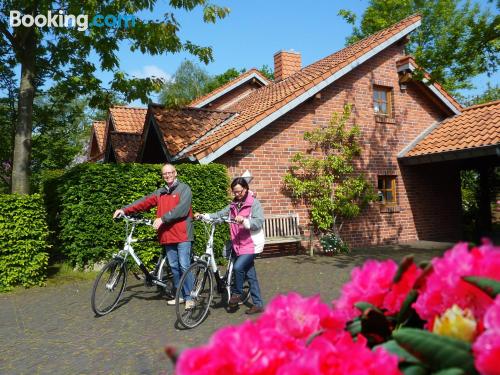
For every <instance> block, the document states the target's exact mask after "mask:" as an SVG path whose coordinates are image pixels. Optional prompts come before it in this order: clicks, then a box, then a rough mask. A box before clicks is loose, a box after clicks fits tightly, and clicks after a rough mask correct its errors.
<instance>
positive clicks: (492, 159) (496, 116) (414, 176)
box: [398, 101, 500, 240]
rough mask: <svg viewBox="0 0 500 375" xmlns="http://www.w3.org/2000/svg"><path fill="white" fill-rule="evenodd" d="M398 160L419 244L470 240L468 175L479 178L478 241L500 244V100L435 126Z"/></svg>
mask: <svg viewBox="0 0 500 375" xmlns="http://www.w3.org/2000/svg"><path fill="white" fill-rule="evenodd" d="M398 161H399V164H400V167H401V171H402V177H403V183H404V184H405V188H406V189H407V191H408V190H409V191H410V193H409V194H408V195H409V200H410V205H411V207H412V211H413V212H414V221H415V224H416V228H417V233H418V235H419V239H439V240H456V239H465V238H463V231H462V224H463V217H462V216H463V215H462V210H461V196H462V195H461V185H460V184H461V179H460V173H461V171H464V170H474V171H476V172H477V174H478V176H479V178H478V180H479V181H478V184H479V196H478V216H477V221H476V222H475V224H476V228H475V236H474V237H475V238H474V240H477V239H478V238H480V237H482V236H488V237H493V238H495V239H499V233H498V226H499V225H500V223H497V222H496V220H498V219H497V218H498V215H496V214H497V210H500V206H499V204H500V194H499V192H500V181H499V175H500V101H494V102H489V103H484V104H481V105H476V106H472V107H469V108H465V109H464V110H463V111H462V113H460V114H458V115H456V116H454V117H450V118H448V119H446V120H444V121H441V122H439V123H436V124H434V125H432V126H431V127H429V128H428V129H427V130H426V131H424V132H423V133H422V134H420V135H419V136H418V137H417V138H416V139H415V140H414V141H413V142H412V143H411V144H409V145H408V146H407V147H406V148H405V149H403V150H402V151H401V152H400V153H399V155H398ZM412 192H413V193H412Z"/></svg>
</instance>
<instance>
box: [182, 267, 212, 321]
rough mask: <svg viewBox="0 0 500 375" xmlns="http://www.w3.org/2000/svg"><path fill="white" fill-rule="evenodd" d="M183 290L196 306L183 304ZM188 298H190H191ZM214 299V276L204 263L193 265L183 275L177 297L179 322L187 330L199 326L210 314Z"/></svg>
mask: <svg viewBox="0 0 500 375" xmlns="http://www.w3.org/2000/svg"><path fill="white" fill-rule="evenodd" d="M183 290H185V291H187V292H189V297H190V298H191V299H192V301H193V302H194V306H192V307H191V308H189V306H187V302H184V303H182V301H181V300H182V299H183V292H182V291H183ZM189 297H188V298H189ZM212 298H213V275H212V272H211V270H210V268H209V267H208V265H207V264H205V263H204V262H196V263H193V264H192V265H191V266H190V267H189V268H188V269H187V271H186V272H185V273H184V274H183V275H182V278H181V281H180V282H179V287H178V288H177V293H176V295H175V300H176V301H175V302H176V303H175V310H176V313H177V321H178V322H179V323H180V324H182V325H183V326H184V327H185V328H194V327H196V326H197V325H199V324H200V323H201V322H202V321H203V319H205V317H206V316H207V314H208V309H209V308H210V303H211V302H212Z"/></svg>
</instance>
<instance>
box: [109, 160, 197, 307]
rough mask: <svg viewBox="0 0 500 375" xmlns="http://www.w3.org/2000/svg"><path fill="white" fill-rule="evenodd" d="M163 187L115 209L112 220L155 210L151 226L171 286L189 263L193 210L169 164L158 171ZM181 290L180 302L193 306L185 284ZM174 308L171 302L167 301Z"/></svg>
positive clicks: (188, 191)
mask: <svg viewBox="0 0 500 375" xmlns="http://www.w3.org/2000/svg"><path fill="white" fill-rule="evenodd" d="M161 175H162V177H163V179H164V180H165V185H164V186H163V187H161V188H159V189H157V190H156V191H154V192H153V193H151V194H150V195H147V196H145V197H143V198H141V199H139V200H137V201H135V202H134V203H132V204H130V205H128V206H125V207H123V208H121V209H118V210H116V211H115V212H114V214H113V218H116V217H119V216H120V215H123V214H127V215H128V214H133V213H136V212H142V211H147V210H149V209H151V208H153V207H157V211H156V217H157V218H156V219H155V221H154V222H153V227H154V228H155V229H156V230H157V231H158V240H159V242H160V244H161V245H163V246H164V248H165V252H166V254H167V258H168V263H169V264H170V268H171V269H172V273H173V276H174V285H175V287H176V288H177V287H178V286H179V281H180V278H181V277H182V274H183V273H184V272H186V270H187V269H188V267H189V266H190V263H191V245H192V242H193V240H194V237H193V211H192V207H191V200H192V197H193V194H192V193H191V188H190V187H189V186H188V185H187V184H185V183H183V182H180V181H179V180H178V179H177V171H176V169H175V167H174V166H173V165H172V164H165V165H164V166H163V167H162V169H161ZM184 289H185V290H183V291H182V295H183V298H181V299H180V301H181V302H184V300H185V301H186V308H187V309H189V308H192V307H194V301H192V300H191V298H190V297H189V293H190V291H191V288H190V286H189V285H188V286H187V287H186V288H184ZM167 304H169V305H175V299H172V300H169V301H167Z"/></svg>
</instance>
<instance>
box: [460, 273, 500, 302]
mask: <svg viewBox="0 0 500 375" xmlns="http://www.w3.org/2000/svg"><path fill="white" fill-rule="evenodd" d="M462 279H463V280H465V281H467V282H468V283H469V284H472V285H474V286H477V287H478V288H479V289H481V290H482V291H483V292H485V293H486V294H488V295H489V296H490V297H491V298H495V297H496V296H497V295H498V294H499V293H500V281H497V280H494V279H489V278H486V277H479V276H464V277H462Z"/></svg>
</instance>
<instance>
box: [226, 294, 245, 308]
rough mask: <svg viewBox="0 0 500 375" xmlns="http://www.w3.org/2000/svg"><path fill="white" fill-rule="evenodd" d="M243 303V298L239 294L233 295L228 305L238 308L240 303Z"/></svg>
mask: <svg viewBox="0 0 500 375" xmlns="http://www.w3.org/2000/svg"><path fill="white" fill-rule="evenodd" d="M241 302H243V301H242V300H241V297H240V296H239V295H237V294H233V295H232V296H231V298H230V299H229V302H228V305H229V306H231V307H235V306H238V304H239V303H241Z"/></svg>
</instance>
